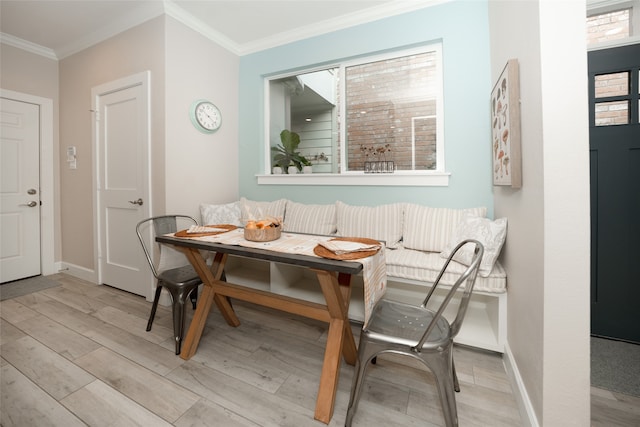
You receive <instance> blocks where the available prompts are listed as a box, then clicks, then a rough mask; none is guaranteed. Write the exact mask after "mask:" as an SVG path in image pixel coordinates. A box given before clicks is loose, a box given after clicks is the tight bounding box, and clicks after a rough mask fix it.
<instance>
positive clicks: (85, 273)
mask: <svg viewBox="0 0 640 427" xmlns="http://www.w3.org/2000/svg"><path fill="white" fill-rule="evenodd" d="M58 272H59V273H66V274H69V275H71V276H73V277H77V278H78V279H82V280H86V281H87V282H91V283H98V277H97V275H96V272H95V270H89V269H88V268H85V267H80V266H78V265H74V264H69V263H66V262H62V263H60V269H59V270H58Z"/></svg>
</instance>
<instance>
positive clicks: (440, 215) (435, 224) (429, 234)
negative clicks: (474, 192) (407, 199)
mask: <svg viewBox="0 0 640 427" xmlns="http://www.w3.org/2000/svg"><path fill="white" fill-rule="evenodd" d="M466 213H469V214H472V215H476V216H480V217H483V216H486V215H487V208H485V207H481V208H469V209H450V208H432V207H429V206H422V205H416V204H413V203H410V204H408V205H407V206H406V208H405V218H404V228H403V233H402V245H403V246H404V247H405V248H407V249H415V250H418V251H427V252H441V251H442V250H443V249H444V248H445V246H446V245H447V243H449V239H450V238H451V235H452V234H453V232H454V231H455V230H456V227H457V226H458V224H459V223H460V221H461V220H462V217H463V216H464V215H465V214H466Z"/></svg>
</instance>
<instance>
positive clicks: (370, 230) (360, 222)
mask: <svg viewBox="0 0 640 427" xmlns="http://www.w3.org/2000/svg"><path fill="white" fill-rule="evenodd" d="M336 210H337V234H338V236H343V237H368V238H370V239H376V240H384V241H385V242H386V246H387V247H388V248H395V247H397V246H398V242H399V241H400V239H401V238H402V216H403V215H402V213H403V210H404V204H403V203H393V204H389V205H380V206H375V207H369V206H350V205H347V204H344V203H342V202H340V201H338V202H336Z"/></svg>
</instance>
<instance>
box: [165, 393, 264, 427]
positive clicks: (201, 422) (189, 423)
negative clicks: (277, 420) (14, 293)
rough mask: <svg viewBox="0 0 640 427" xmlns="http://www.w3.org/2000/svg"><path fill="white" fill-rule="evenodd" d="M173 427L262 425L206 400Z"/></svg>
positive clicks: (190, 410) (191, 409)
mask: <svg viewBox="0 0 640 427" xmlns="http://www.w3.org/2000/svg"><path fill="white" fill-rule="evenodd" d="M173 425H174V426H176V427H210V426H212V425H219V426H224V427H260V424H256V423H254V422H253V421H250V420H248V419H246V418H245V417H243V416H241V415H238V414H236V413H234V412H231V411H229V410H228V409H227V408H225V407H223V406H220V405H218V404H215V403H213V402H209V401H208V400H206V399H200V400H199V401H198V402H197V403H196V404H195V405H193V406H192V407H191V408H190V409H189V410H188V411H187V412H186V413H185V414H184V415H183V416H182V417H180V419H179V420H178V421H176V422H175V423H174V424H173Z"/></svg>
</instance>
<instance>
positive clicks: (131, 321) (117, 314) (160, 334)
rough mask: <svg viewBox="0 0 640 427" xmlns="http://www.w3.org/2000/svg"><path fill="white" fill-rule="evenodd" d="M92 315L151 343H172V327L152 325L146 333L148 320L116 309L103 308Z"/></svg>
mask: <svg viewBox="0 0 640 427" xmlns="http://www.w3.org/2000/svg"><path fill="white" fill-rule="evenodd" d="M92 315H93V316H95V317H96V318H98V319H100V320H102V321H103V322H105V323H108V324H110V325H112V326H116V327H118V328H120V329H125V330H127V331H129V332H130V333H132V334H134V335H136V336H139V337H140V338H143V339H145V340H147V341H150V342H152V343H156V344H158V343H161V342H163V341H166V340H168V339H171V340H172V341H173V327H171V328H166V327H164V326H162V325H158V324H154V325H153V326H152V328H151V330H150V331H147V320H148V319H145V318H141V317H138V316H136V315H134V314H130V313H127V312H126V311H123V310H120V309H119V308H116V307H111V306H107V307H103V308H101V309H99V310H97V311H96V312H95V313H93V314H92Z"/></svg>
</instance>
